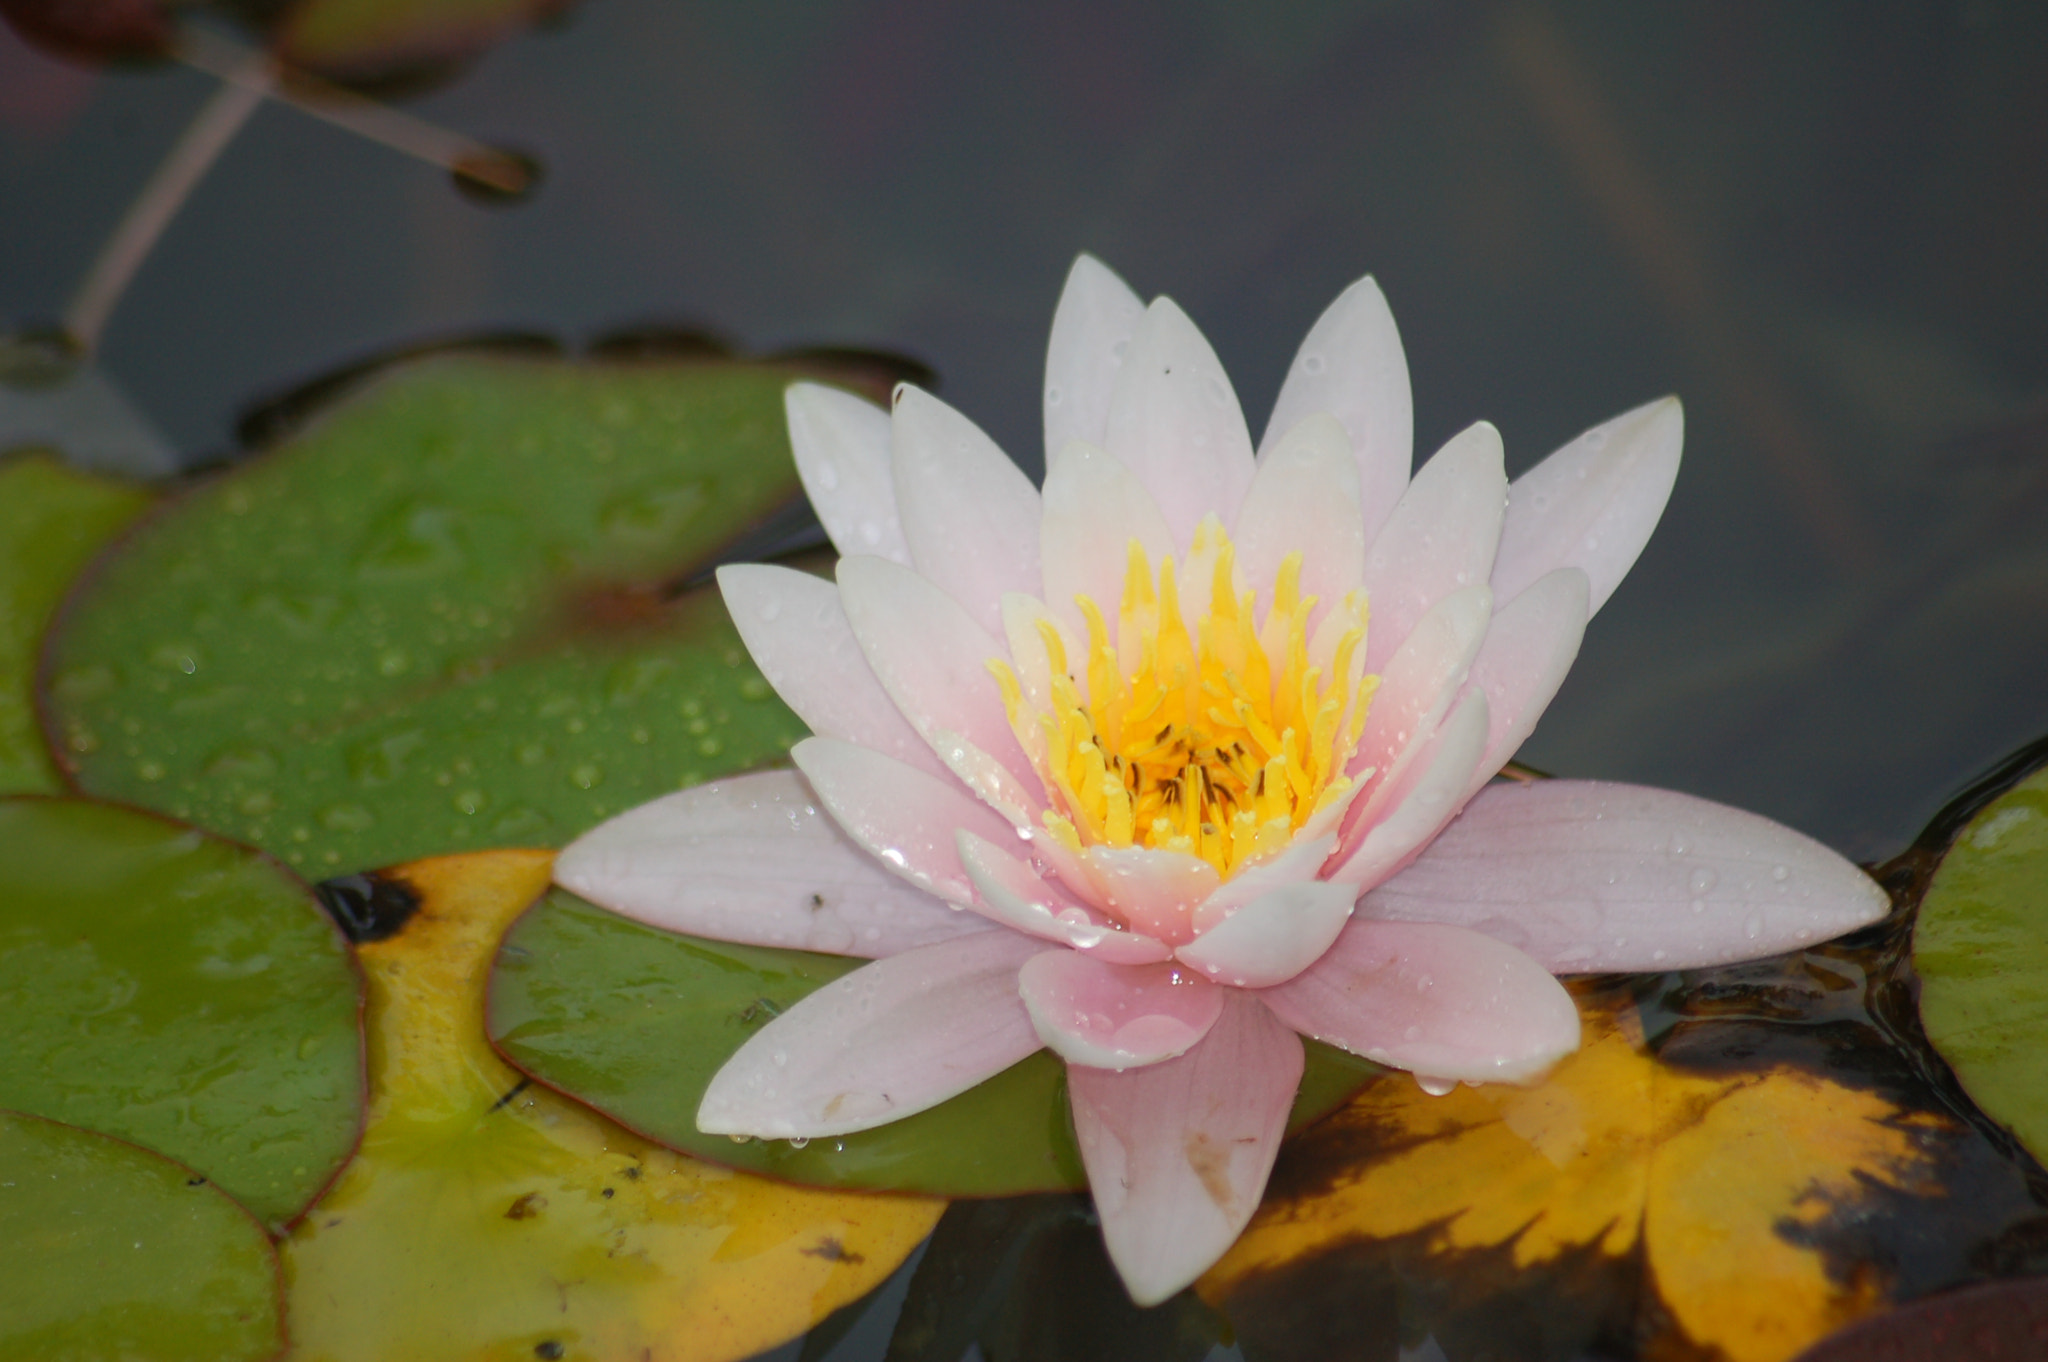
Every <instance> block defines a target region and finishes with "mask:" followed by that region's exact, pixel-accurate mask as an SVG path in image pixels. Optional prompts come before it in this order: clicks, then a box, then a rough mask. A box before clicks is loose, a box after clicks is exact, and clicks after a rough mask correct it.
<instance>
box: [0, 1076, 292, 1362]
mask: <svg viewBox="0 0 2048 1362" xmlns="http://www.w3.org/2000/svg"><path fill="white" fill-rule="evenodd" d="M283 1343H284V1331H283V1329H282V1327H281V1322H280V1320H279V1309H278V1272H277V1253H276V1251H275V1250H274V1249H272V1248H271V1245H270V1239H269V1236H267V1235H266V1234H264V1232H263V1227H262V1226H261V1225H258V1224H257V1223H256V1222H255V1221H254V1220H252V1219H250V1217H249V1213H248V1212H247V1211H245V1210H243V1209H242V1208H241V1207H240V1206H237V1205H236V1204H235V1203H234V1202H233V1201H232V1200H231V1199H229V1198H228V1197H227V1196H225V1195H223V1194H222V1193H221V1192H220V1190H219V1189H218V1188H216V1187H213V1186H211V1185H210V1184H208V1182H207V1181H206V1179H205V1178H202V1177H199V1176H197V1175H196V1174H194V1173H193V1171H192V1170H191V1169H189V1168H184V1167H180V1166H179V1165H178V1164H175V1163H173V1162H171V1161H170V1160H169V1159H166V1158H163V1157H161V1156H159V1155H156V1154H152V1153H150V1152H149V1151H148V1150H145V1149H138V1148H136V1147H135V1146H134V1145H131V1144H124V1143H123V1142H121V1141H120V1140H115V1139H110V1138H109V1137H107V1136H105V1135H97V1134H94V1133H92V1132H91V1131H85V1130H79V1129H77V1128H75V1127H72V1126H67V1125H61V1124H59V1123H58V1122H55V1121H46V1120H41V1119H39V1118H37V1117H34V1116H24V1115H21V1114H19V1113H16V1112H0V1354H4V1355H5V1356H8V1357H22V1358H30V1357H32V1358H38V1359H41V1360H42V1362H64V1359H73V1358H76V1359H87V1358H92V1359H98V1358H149V1359H150V1360H151V1362H179V1359H184V1358H191V1359H193V1360H194V1362H233V1360H234V1359H240V1358H249V1359H255V1358H266V1357H274V1356H276V1354H277V1352H278V1349H279V1348H280V1347H282V1346H283Z"/></svg>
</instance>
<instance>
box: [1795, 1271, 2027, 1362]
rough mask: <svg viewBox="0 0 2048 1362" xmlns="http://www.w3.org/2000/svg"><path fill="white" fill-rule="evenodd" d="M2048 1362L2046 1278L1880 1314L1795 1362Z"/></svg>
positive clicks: (1987, 1286) (1986, 1286)
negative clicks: (1934, 1361)
mask: <svg viewBox="0 0 2048 1362" xmlns="http://www.w3.org/2000/svg"><path fill="white" fill-rule="evenodd" d="M2035 1357H2048V1277H2021V1278H2017V1279H2015V1280H2011V1281H2003V1282H1984V1283H1981V1284H1979V1285H1977V1286H1970V1287H1964V1288H1963V1289H1962V1290H1960V1291H1946V1292H1943V1293H1942V1294H1941V1295H1939V1296H1930V1297H1928V1298H1927V1299H1926V1300H1922V1301H1915V1302H1913V1303H1912V1304H1911V1305H1907V1306H1902V1307H1900V1308H1899V1309H1897V1310H1887V1311H1886V1312H1885V1313H1883V1314H1881V1315H1874V1316H1872V1317H1871V1318H1869V1319H1867V1320H1864V1321H1863V1322H1862V1323H1860V1324H1856V1325H1852V1326H1851V1327H1849V1328H1847V1329H1844V1330H1842V1332H1840V1333H1838V1334H1836V1335H1835V1336H1834V1337H1832V1338H1830V1339H1828V1340H1826V1341H1825V1342H1822V1343H1818V1344H1816V1345H1814V1346H1813V1347H1812V1348H1809V1349H1808V1350H1807V1351H1805V1352H1803V1353H1801V1354H1799V1362H1923V1360H1924V1359H1930V1358H1940V1359H1943V1362H2026V1359H2028V1358H2035Z"/></svg>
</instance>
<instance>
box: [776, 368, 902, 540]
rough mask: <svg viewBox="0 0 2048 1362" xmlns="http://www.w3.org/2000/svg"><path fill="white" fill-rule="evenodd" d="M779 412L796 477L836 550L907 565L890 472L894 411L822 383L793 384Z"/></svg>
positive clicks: (784, 396)
mask: <svg viewBox="0 0 2048 1362" xmlns="http://www.w3.org/2000/svg"><path fill="white" fill-rule="evenodd" d="M782 406H783V411H784V413H785V414H786V416H787V418H788V420H789V447H790V451H791V452H792V453H793V454H794V455H795V456H796V473H797V477H799V478H801V479H802V480H803V484H804V495H805V496H807V497H809V498H810V499H811V508H812V509H813V510H815V511H816V512H817V513H818V520H819V522H820V523H821V524H823V525H824V527H825V533H826V534H828V535H830V536H831V537H832V547H834V548H836V549H838V550H839V552H840V553H841V554H852V553H872V554H875V555H877V556H879V557H882V558H887V559H889V560H890V561H891V562H895V563H905V564H907V563H909V562H910V546H909V545H908V544H907V543H905V542H904V539H903V527H902V525H901V524H900V523H899V522H898V520H897V518H896V485H895V482H894V480H893V479H892V478H891V477H890V474H889V413H887V412H885V411H883V410H882V409H881V408H880V407H878V406H876V405H875V404H874V403H872V402H869V401H867V400H866V399H865V398H859V397H855V396H854V395H853V394H852V393H847V392H841V391H840V390H839V389H837V388H828V387H826V386H825V385H824V384H822V383H792V384H790V385H789V391H787V392H785V393H784V394H783V395H782Z"/></svg>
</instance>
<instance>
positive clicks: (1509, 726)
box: [1458, 567, 1588, 805]
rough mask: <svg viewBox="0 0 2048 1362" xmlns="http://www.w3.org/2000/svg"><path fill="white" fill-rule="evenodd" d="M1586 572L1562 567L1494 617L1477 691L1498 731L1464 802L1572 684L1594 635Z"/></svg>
mask: <svg viewBox="0 0 2048 1362" xmlns="http://www.w3.org/2000/svg"><path fill="white" fill-rule="evenodd" d="M1587 605H1588V598H1587V587H1586V574H1585V573H1584V572H1581V571H1580V570H1579V569H1578V568H1572V567H1566V568H1559V569H1558V570H1557V571H1555V572H1552V573H1548V574H1546V575H1544V576H1542V577H1540V578H1538V579H1537V580H1536V583H1535V584H1534V585H1533V586H1531V587H1530V588H1529V589H1528V590H1526V591H1524V592H1523V593H1522V594H1521V595H1519V596H1517V597H1515V598H1514V599H1513V600H1512V601H1509V602H1508V604H1507V605H1506V606H1505V607H1504V608H1503V609H1502V610H1501V611H1500V612H1499V613H1498V614H1496V615H1495V616H1494V617H1493V623H1491V624H1489V625H1488V626H1487V627H1486V642H1484V643H1482V644H1480V645H1479V655H1478V656H1477V657H1475V658H1473V659H1472V681H1471V685H1472V688H1473V689H1474V690H1477V691H1480V692H1482V693H1483V694H1484V695H1485V696H1486V700H1487V704H1488V706H1489V708H1490V712H1491V718H1492V727H1491V729H1490V730H1489V731H1488V733H1487V736H1486V752H1485V755H1483V756H1482V757H1481V758H1480V759H1479V764H1478V766H1476V767H1474V768H1473V771H1472V778H1471V781H1470V782H1469V783H1468V784H1467V786H1466V788H1465V793H1464V795H1463V796H1462V797H1460V798H1459V800H1458V803H1459V804H1461V805H1462V804H1463V803H1464V802H1465V800H1466V799H1469V798H1470V797H1471V796H1472V795H1473V794H1475V793H1477V791H1478V790H1479V787H1480V786H1482V785H1484V784H1486V782H1487V781H1489V780H1491V779H1493V777H1494V776H1495V775H1496V774H1498V773H1499V771H1500V768H1501V767H1503V766H1505V765H1507V763H1508V762H1509V761H1510V760H1512V759H1513V757H1514V755H1515V753H1516V752H1517V751H1518V750H1520V748H1521V746H1522V743H1523V742H1524V741H1526V740H1527V739H1528V736H1529V735H1530V734H1531V733H1532V732H1534V731H1535V729H1536V721H1537V720H1538V719H1540V718H1542V717H1543V711H1544V710H1545V709H1547V708H1549V706H1550V702H1551V700H1552V698H1554V697H1555V696H1556V695H1557V688H1558V687H1559V686H1561V685H1563V684H1564V678H1565V673H1567V672H1569V671H1570V670H1571V666H1572V661H1573V660H1574V659H1575V658H1577V657H1578V655H1579V643H1580V641H1581V640H1582V639H1583V638H1584V637H1585V635H1586V615H1587Z"/></svg>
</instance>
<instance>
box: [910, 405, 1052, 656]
mask: <svg viewBox="0 0 2048 1362" xmlns="http://www.w3.org/2000/svg"><path fill="white" fill-rule="evenodd" d="M893 445H894V450H895V463H894V475H895V484H896V506H897V510H898V512H899V513H900V514H901V516H902V518H903V538H904V540H905V542H906V543H908V544H909V545H910V561H911V562H912V563H913V564H914V565H915V566H916V568H917V570H918V573H919V574H920V575H922V576H923V577H925V578H927V579H929V580H931V581H933V582H936V583H938V584H939V585H940V586H941V587H943V588H944V589H945V590H946V591H947V592H948V593H949V594H950V595H951V596H952V597H953V599H954V600H956V601H958V602H960V604H961V605H963V606H965V607H966V608H967V613H968V614H970V615H972V616H973V617H974V619H975V622H976V623H978V624H979V625H981V627H982V628H984V629H986V630H989V631H990V632H991V633H999V632H1001V630H1002V627H1003V615H1002V605H1001V602H1002V598H1003V593H1004V592H1006V591H1036V590H1037V589H1038V585H1039V573H1038V522H1039V519H1040V515H1041V511H1040V507H1039V503H1038V489H1037V488H1036V487H1033V486H1032V485H1031V479H1029V478H1027V477H1025V476H1024V474H1023V472H1022V470H1020V469H1019V468H1018V467H1017V465H1016V464H1014V463H1012V462H1010V456H1009V455H1007V454H1005V453H1003V451H1002V450H1000V449H998V448H997V447H996V443H995V441H993V440H991V439H989V438H988V436H986V435H984V434H982V433H981V427H979V426H977V425H975V424H974V422H972V421H970V420H968V419H967V418H966V417H965V416H962V415H961V414H960V413H959V412H957V411H955V410H953V408H951V407H949V406H947V405H946V404H945V403H944V402H941V401H940V400H939V399H938V398H936V397H933V396H932V395H931V394H929V393H927V392H924V391H922V390H920V389H918V388H913V387H910V386H908V385H905V386H903V387H901V388H898V389H897V391H896V410H895V416H894V435H893Z"/></svg>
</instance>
